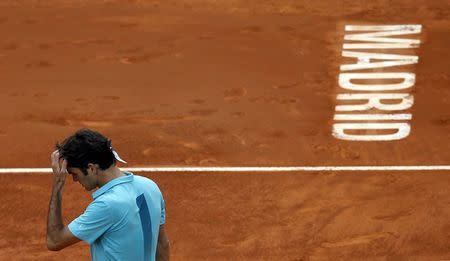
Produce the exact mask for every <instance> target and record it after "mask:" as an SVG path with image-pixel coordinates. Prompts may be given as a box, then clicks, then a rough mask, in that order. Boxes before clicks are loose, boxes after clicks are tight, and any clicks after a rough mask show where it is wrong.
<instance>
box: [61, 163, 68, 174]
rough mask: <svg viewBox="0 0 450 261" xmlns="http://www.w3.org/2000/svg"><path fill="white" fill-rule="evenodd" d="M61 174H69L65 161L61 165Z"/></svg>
mask: <svg viewBox="0 0 450 261" xmlns="http://www.w3.org/2000/svg"><path fill="white" fill-rule="evenodd" d="M61 172H63V173H68V172H67V160H63V162H62V164H61Z"/></svg>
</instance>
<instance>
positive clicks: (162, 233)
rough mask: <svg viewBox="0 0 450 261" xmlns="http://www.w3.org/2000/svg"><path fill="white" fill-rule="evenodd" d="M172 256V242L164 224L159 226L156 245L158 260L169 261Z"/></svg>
mask: <svg viewBox="0 0 450 261" xmlns="http://www.w3.org/2000/svg"><path fill="white" fill-rule="evenodd" d="M169 257H170V242H169V238H168V237H167V234H166V230H165V229H164V225H160V226H159V235H158V245H157V246H156V260H157V261H169Z"/></svg>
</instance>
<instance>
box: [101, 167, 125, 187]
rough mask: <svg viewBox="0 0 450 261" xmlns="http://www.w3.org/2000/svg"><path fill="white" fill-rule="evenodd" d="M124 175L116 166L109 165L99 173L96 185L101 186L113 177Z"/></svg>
mask: <svg viewBox="0 0 450 261" xmlns="http://www.w3.org/2000/svg"><path fill="white" fill-rule="evenodd" d="M123 176H125V174H124V173H123V172H122V171H120V169H119V168H118V167H117V166H111V167H110V168H108V169H105V170H104V171H103V173H101V174H100V175H99V179H98V187H99V188H101V187H102V186H103V185H105V184H106V183H108V182H110V181H111V180H113V179H116V178H120V177H123Z"/></svg>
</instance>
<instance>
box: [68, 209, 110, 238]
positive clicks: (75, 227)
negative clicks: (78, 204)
mask: <svg viewBox="0 0 450 261" xmlns="http://www.w3.org/2000/svg"><path fill="white" fill-rule="evenodd" d="M112 224H113V221H112V218H111V215H110V209H109V207H108V205H107V204H106V202H104V201H94V202H92V203H91V204H89V206H88V207H87V209H86V211H85V212H84V213H83V214H82V215H80V216H79V217H77V218H76V219H74V220H73V221H72V222H71V223H70V224H69V226H68V227H69V230H70V232H72V234H73V235H74V236H76V237H77V238H79V239H81V240H83V241H85V242H87V243H88V244H90V245H91V244H92V243H93V242H94V241H95V240H97V238H99V237H100V236H101V235H103V234H104V233H105V232H106V231H107V230H108V229H109V228H110V227H111V226H112Z"/></svg>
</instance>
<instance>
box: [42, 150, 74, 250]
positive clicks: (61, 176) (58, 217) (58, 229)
mask: <svg viewBox="0 0 450 261" xmlns="http://www.w3.org/2000/svg"><path fill="white" fill-rule="evenodd" d="M51 159H52V169H53V174H54V176H53V188H52V195H51V198H50V205H49V208H48V216H47V248H48V249H49V250H52V251H58V250H61V249H63V248H65V247H67V246H70V245H72V244H74V243H76V242H78V241H80V239H78V238H77V237H75V236H74V235H73V234H72V233H71V232H70V230H69V229H68V228H67V226H64V224H63V219H62V214H61V212H62V211H61V202H62V191H63V188H64V184H65V182H66V177H67V169H66V168H67V162H66V161H65V160H64V161H63V163H62V164H60V163H59V152H58V151H55V152H53V153H52V157H51Z"/></svg>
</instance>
